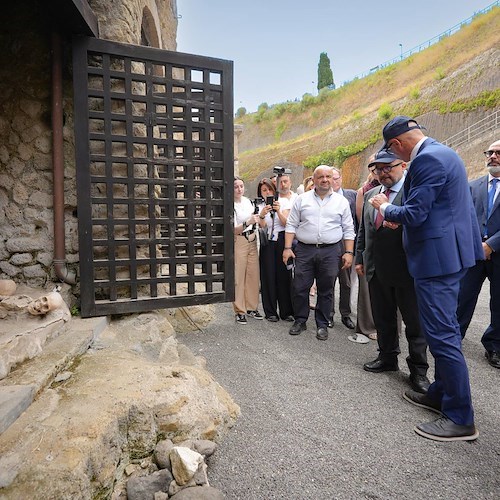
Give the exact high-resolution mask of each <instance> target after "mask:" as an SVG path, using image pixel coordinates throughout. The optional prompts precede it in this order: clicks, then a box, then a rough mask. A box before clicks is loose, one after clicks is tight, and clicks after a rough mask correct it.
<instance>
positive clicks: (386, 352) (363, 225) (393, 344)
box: [355, 150, 429, 394]
mask: <svg viewBox="0 0 500 500" xmlns="http://www.w3.org/2000/svg"><path fill="white" fill-rule="evenodd" d="M368 169H369V170H370V171H372V172H374V173H375V174H377V178H378V180H379V182H380V184H381V186H377V187H375V188H373V189H372V190H370V191H368V192H367V193H366V194H365V201H364V203H363V215H362V217H361V221H360V226H359V231H358V235H357V238H356V260H355V263H356V272H357V273H358V274H359V275H362V276H363V275H364V276H366V279H367V281H368V287H369V290H370V302H371V304H372V312H373V319H374V322H375V328H376V329H377V342H378V347H379V354H378V356H377V359H375V360H374V361H370V362H368V363H365V364H364V365H363V368H364V369H365V370H366V371H368V372H373V373H381V372H385V371H397V370H398V369H399V368H398V355H399V353H400V352H401V351H400V348H399V333H398V320H397V316H398V308H399V310H400V311H401V315H402V317H403V320H404V323H405V334H406V339H407V340H408V347H409V348H408V357H407V358H406V362H407V363H408V368H409V369H410V380H409V381H410V385H411V387H412V388H413V389H414V390H415V391H416V392H418V393H423V394H425V393H426V392H427V390H428V388H429V380H428V379H427V369H428V368H429V365H428V363H427V343H426V341H425V337H424V333H423V331H422V328H421V326H420V320H419V313H418V306H417V298H416V296H415V287H414V285H413V278H412V277H411V276H410V273H409V272H408V266H407V263H406V255H405V252H404V249H403V242H402V233H403V230H402V228H401V226H398V227H396V228H395V229H393V228H392V227H391V226H388V225H387V224H386V225H384V224H383V217H382V216H381V214H380V212H379V211H378V210H375V209H374V208H373V207H372V206H371V205H370V204H369V203H366V202H367V201H368V200H370V199H371V198H373V197H374V196H376V195H377V194H379V193H384V194H385V195H386V196H387V197H388V199H389V200H390V202H391V203H392V204H394V205H398V206H399V205H401V201H402V195H403V189H402V188H403V184H404V180H405V169H406V163H405V162H404V161H402V160H400V159H399V158H398V157H397V156H396V155H395V154H394V153H390V152H388V151H385V150H381V151H379V152H378V153H377V154H376V155H375V158H373V160H372V161H371V163H370V164H369V165H368Z"/></svg>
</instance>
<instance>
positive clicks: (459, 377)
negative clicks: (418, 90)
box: [370, 116, 484, 441]
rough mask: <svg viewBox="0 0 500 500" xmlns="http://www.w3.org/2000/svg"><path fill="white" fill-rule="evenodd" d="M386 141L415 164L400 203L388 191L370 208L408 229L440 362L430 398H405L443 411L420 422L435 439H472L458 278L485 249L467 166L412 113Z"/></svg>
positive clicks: (421, 430) (394, 125) (411, 261)
mask: <svg viewBox="0 0 500 500" xmlns="http://www.w3.org/2000/svg"><path fill="white" fill-rule="evenodd" d="M383 136H384V140H385V144H384V149H386V150H390V151H392V152H393V153H395V154H396V155H397V156H398V157H399V158H401V159H402V160H404V161H406V162H407V161H411V165H410V166H409V168H408V173H407V175H406V179H405V183H404V187H403V204H402V205H401V206H395V205H392V204H390V203H389V202H388V199H387V197H386V196H385V195H383V194H378V195H376V196H374V197H373V198H371V199H370V203H371V204H372V205H373V207H374V208H376V209H377V210H379V211H380V213H381V214H382V215H383V216H385V219H386V221H391V222H395V223H398V224H402V225H403V243H404V248H405V251H406V257H407V262H408V270H409V271H410V274H411V275H412V276H413V278H414V282H415V291H416V294H417V301H418V308H419V311H420V321H421V324H422V328H423V330H424V332H425V336H426V340H427V344H428V346H429V349H430V351H431V353H432V355H433V356H434V360H435V381H434V382H433V383H432V384H431V385H430V387H429V390H428V392H427V394H419V393H418V392H415V391H412V390H410V391H406V392H405V394H404V396H403V397H404V398H405V399H406V400H407V401H409V402H410V403H412V404H415V405H417V406H420V407H424V408H428V409H430V410H432V411H434V412H439V413H441V414H442V416H441V417H440V418H438V419H437V420H434V421H432V422H428V423H423V424H419V425H417V426H416V427H415V432H417V434H419V435H421V436H424V437H426V438H429V439H433V440H436V441H457V440H460V441H472V440H474V439H476V438H477V436H478V435H479V433H478V431H477V429H476V427H475V425H474V410H473V408H472V399H471V393H470V383H469V372H468V369H467V364H466V363H465V358H464V356H463V353H462V338H461V335H460V326H459V325H458V321H457V314H456V313H457V304H458V292H459V287H460V280H461V279H462V277H463V276H464V275H465V272H466V270H467V269H468V268H469V267H473V266H474V265H475V264H476V260H481V259H483V258H484V252H483V248H482V245H481V236H480V233H479V226H478V224H477V218H476V214H475V212H474V206H473V204H472V197H471V194H470V190H469V185H468V182H467V174H466V172H465V167H464V164H463V162H462V160H461V159H460V157H459V156H458V155H457V154H456V153H455V151H453V150H452V149H450V148H448V147H446V146H444V145H443V144H440V143H439V142H437V141H435V140H434V139H431V138H429V137H426V136H425V135H424V134H423V133H422V130H421V127H420V125H418V123H417V122H416V121H415V120H413V119H412V118H409V117H408V116H397V117H396V118H393V119H392V120H391V121H390V122H389V123H388V124H387V125H386V126H385V127H384V130H383Z"/></svg>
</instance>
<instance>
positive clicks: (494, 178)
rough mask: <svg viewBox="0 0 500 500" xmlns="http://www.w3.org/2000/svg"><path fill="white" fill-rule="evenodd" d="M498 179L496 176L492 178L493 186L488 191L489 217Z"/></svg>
mask: <svg viewBox="0 0 500 500" xmlns="http://www.w3.org/2000/svg"><path fill="white" fill-rule="evenodd" d="M498 181H499V179H497V178H496V177H493V179H491V188H490V190H489V191H488V217H489V216H490V214H491V210H492V208H493V200H494V199H495V193H496V191H497V182H498Z"/></svg>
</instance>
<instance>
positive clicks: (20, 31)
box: [0, 0, 177, 287]
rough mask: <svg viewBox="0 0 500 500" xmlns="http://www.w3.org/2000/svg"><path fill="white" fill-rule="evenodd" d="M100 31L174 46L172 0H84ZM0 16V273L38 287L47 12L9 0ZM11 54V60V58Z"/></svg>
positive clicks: (46, 128) (68, 168)
mask: <svg viewBox="0 0 500 500" xmlns="http://www.w3.org/2000/svg"><path fill="white" fill-rule="evenodd" d="M89 5H90V7H91V8H92V9H93V11H94V13H95V14H96V16H97V18H98V22H99V32H100V37H101V38H106V39H111V40H115V41H120V42H126V43H132V44H141V42H144V43H147V44H148V45H152V46H156V47H160V48H164V49H167V50H175V49H176V31H177V6H176V0H121V1H120V2H116V1H112V0H90V1H89ZM2 10H3V12H2V18H1V19H0V46H1V47H2V49H3V50H2V51H1V52H0V95H1V96H2V99H1V100H0V278H10V279H13V280H14V281H16V282H18V283H24V284H27V285H29V286H33V287H43V286H44V285H46V284H47V282H49V281H51V280H52V279H53V278H54V277H55V275H54V272H53V270H52V259H53V207H52V204H53V202H52V196H53V193H52V130H51V61H50V34H51V31H50V30H51V26H50V21H51V19H50V16H49V14H48V13H47V11H46V4H45V3H44V2H40V1H37V0H26V1H25V2H24V5H23V8H19V7H18V6H16V5H14V3H12V2H9V3H8V4H7V5H5V6H4V7H3V8H2ZM14 61H15V62H16V64H13V63H14ZM63 80H64V81H63V91H64V96H63V99H64V102H63V112H64V131H63V134H64V173H65V181H64V182H65V185H64V191H65V192H64V196H65V232H66V242H65V246H66V260H67V262H68V263H69V265H70V267H71V266H74V267H75V268H76V267H77V263H78V259H79V257H78V232H77V222H78V221H77V214H76V181H75V165H74V137H73V128H74V122H73V96H72V75H71V43H70V40H69V39H65V40H64V62H63Z"/></svg>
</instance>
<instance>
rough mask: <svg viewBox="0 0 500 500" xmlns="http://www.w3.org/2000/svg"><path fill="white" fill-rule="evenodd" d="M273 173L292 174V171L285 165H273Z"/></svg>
mask: <svg viewBox="0 0 500 500" xmlns="http://www.w3.org/2000/svg"><path fill="white" fill-rule="evenodd" d="M273 174H277V175H278V177H279V176H280V175H292V171H291V170H290V169H289V168H285V167H273Z"/></svg>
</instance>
